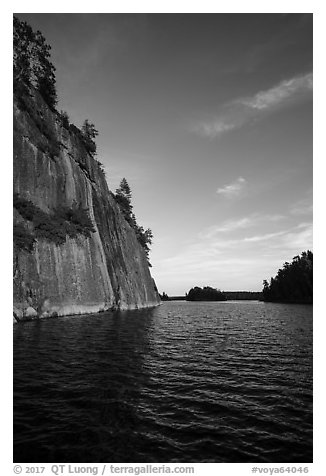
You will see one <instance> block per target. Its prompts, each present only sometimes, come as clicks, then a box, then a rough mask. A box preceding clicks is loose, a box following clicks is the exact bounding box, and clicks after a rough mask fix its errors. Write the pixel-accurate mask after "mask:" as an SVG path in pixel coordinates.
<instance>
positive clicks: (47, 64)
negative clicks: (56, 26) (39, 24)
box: [13, 16, 57, 109]
mask: <svg viewBox="0 0 326 476" xmlns="http://www.w3.org/2000/svg"><path fill="white" fill-rule="evenodd" d="M13 46H14V82H15V83H16V86H17V83H18V84H24V85H25V87H28V88H29V87H30V86H33V87H35V88H36V89H37V90H38V91H39V93H40V94H41V95H42V97H43V99H44V100H45V101H46V103H47V104H48V105H49V106H50V107H51V108H52V109H55V106H56V104H57V92H56V78H55V67H54V65H53V64H52V63H51V61H50V50H51V46H50V45H48V44H47V43H46V42H45V38H44V36H43V35H42V33H41V32H40V31H39V30H38V31H37V32H36V33H34V32H33V30H32V28H31V27H30V25H28V23H27V22H24V21H20V20H19V19H18V18H17V17H15V16H14V45H13Z"/></svg>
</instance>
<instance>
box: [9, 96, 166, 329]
mask: <svg viewBox="0 0 326 476" xmlns="http://www.w3.org/2000/svg"><path fill="white" fill-rule="evenodd" d="M31 101H32V102H33V104H34V106H35V109H34V112H33V113H31V111H30V110H28V108H27V109H26V108H24V107H22V105H21V101H19V98H18V99H17V98H16V99H15V100H14V192H15V193H16V194H17V196H19V197H20V199H22V200H25V201H29V202H32V204H33V205H35V207H37V209H39V210H41V211H42V212H44V213H46V214H48V216H50V217H51V216H52V214H53V213H55V210H57V209H59V207H66V208H67V209H68V208H71V207H73V206H74V205H76V204H77V205H78V206H80V207H82V208H87V209H88V213H89V216H90V218H91V220H92V223H93V227H94V232H92V233H90V236H85V235H83V234H78V235H77V236H74V237H69V236H68V235H67V236H66V239H65V241H64V242H63V243H62V244H56V243H55V242H53V241H51V240H49V239H46V238H42V237H41V238H40V237H39V236H38V235H37V234H33V233H34V225H35V224H33V222H32V220H29V219H26V217H24V216H23V214H22V213H21V212H20V210H19V209H18V210H17V209H14V224H16V225H20V226H23V227H24V229H26V230H28V231H29V232H30V233H31V236H34V238H35V242H34V245H33V248H32V249H30V250H27V249H22V248H19V247H16V246H15V247H14V316H15V319H16V320H21V319H24V318H33V317H46V316H55V315H61V316H63V315H69V314H82V313H93V312H100V311H105V310H108V309H136V308H141V307H150V306H155V305H157V304H159V301H160V299H159V296H158V293H157V290H156V287H155V283H154V281H153V279H152V277H151V275H150V271H149V267H148V263H147V257H146V254H145V252H144V250H143V248H142V247H141V246H140V244H139V242H138V240H137V238H136V235H135V232H134V230H133V229H132V228H131V227H130V225H129V224H128V223H127V222H126V221H125V219H124V218H123V216H122V213H121V212H120V209H119V207H118V205H117V204H116V202H115V200H114V198H113V195H112V193H111V192H110V191H109V189H108V186H107V183H106V180H105V176H104V173H103V171H102V170H101V166H100V164H99V163H98V162H97V161H96V160H94V159H93V158H92V157H91V155H89V154H88V153H87V150H86V149H85V147H84V144H83V142H82V140H80V137H78V134H77V133H74V132H73V130H71V128H70V129H69V130H67V129H66V128H65V127H63V124H62V120H61V118H60V115H58V114H57V113H55V112H52V111H51V110H50V109H49V108H48V106H47V105H46V104H45V102H44V101H43V99H42V98H41V96H40V95H39V94H38V93H37V92H34V95H33V98H32V99H31Z"/></svg>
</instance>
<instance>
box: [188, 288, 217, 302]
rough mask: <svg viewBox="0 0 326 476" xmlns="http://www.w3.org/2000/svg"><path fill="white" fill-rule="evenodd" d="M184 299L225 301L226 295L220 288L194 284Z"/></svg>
mask: <svg viewBox="0 0 326 476" xmlns="http://www.w3.org/2000/svg"><path fill="white" fill-rule="evenodd" d="M186 301H226V296H225V294H224V293H223V292H222V291H221V290H220V289H215V288H211V287H210V286H205V287H204V288H199V287H198V286H195V287H194V288H191V289H190V291H189V292H188V293H187V294H186Z"/></svg>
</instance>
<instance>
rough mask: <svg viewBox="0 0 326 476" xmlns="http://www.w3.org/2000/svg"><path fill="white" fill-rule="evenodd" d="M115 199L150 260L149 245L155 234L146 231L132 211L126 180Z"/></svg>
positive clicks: (121, 183) (116, 193)
mask: <svg viewBox="0 0 326 476" xmlns="http://www.w3.org/2000/svg"><path fill="white" fill-rule="evenodd" d="M114 197H115V200H116V202H117V204H118V205H119V208H120V210H121V212H122V214H123V216H124V217H125V219H126V221H127V222H128V223H129V225H130V226H131V227H132V228H133V229H134V230H135V233H136V237H137V240H138V242H139V243H140V245H141V246H142V247H143V249H144V250H145V253H146V256H147V258H148V255H149V252H150V248H149V245H151V244H152V241H153V232H152V230H151V229H150V228H147V230H144V228H143V227H142V226H140V225H138V223H137V220H136V216H135V214H134V213H133V211H132V209H133V206H132V204H131V198H132V194H131V188H130V187H129V184H128V182H127V180H126V179H125V178H123V179H122V180H121V182H120V186H119V188H117V189H116V192H115V196H114ZM149 265H150V263H149Z"/></svg>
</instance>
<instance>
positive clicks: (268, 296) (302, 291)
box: [263, 250, 313, 304]
mask: <svg viewBox="0 0 326 476" xmlns="http://www.w3.org/2000/svg"><path fill="white" fill-rule="evenodd" d="M263 286H264V287H263V300H264V301H268V302H284V303H297V304H312V302H313V253H312V251H309V250H308V251H303V252H302V253H301V256H295V257H294V258H293V260H292V263H288V262H285V263H284V264H283V267H282V268H281V269H279V270H278V273H277V275H276V276H275V277H274V278H271V279H270V282H268V281H267V280H264V281H263Z"/></svg>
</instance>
